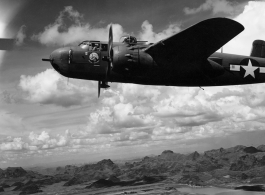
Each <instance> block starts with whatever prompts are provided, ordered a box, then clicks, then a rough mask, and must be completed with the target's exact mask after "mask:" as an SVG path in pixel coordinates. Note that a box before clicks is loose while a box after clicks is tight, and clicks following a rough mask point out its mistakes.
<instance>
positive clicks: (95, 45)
mask: <svg viewBox="0 0 265 195" xmlns="http://www.w3.org/2000/svg"><path fill="white" fill-rule="evenodd" d="M89 48H90V49H89V50H88V51H86V52H85V55H86V57H87V58H88V61H89V62H90V63H91V64H93V65H94V66H100V61H101V52H100V48H101V46H100V42H99V41H95V42H93V41H91V42H90V44H89Z"/></svg>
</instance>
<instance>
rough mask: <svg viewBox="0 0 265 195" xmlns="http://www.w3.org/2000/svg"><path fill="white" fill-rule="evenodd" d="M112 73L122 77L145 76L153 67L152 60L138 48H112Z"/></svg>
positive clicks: (121, 46)
mask: <svg viewBox="0 0 265 195" xmlns="http://www.w3.org/2000/svg"><path fill="white" fill-rule="evenodd" d="M113 53H114V56H113V68H112V71H114V72H116V73H119V74H124V75H137V76H142V75H145V74H146V73H147V71H148V69H150V68H152V67H153V66H155V63H154V60H153V58H152V57H151V56H150V55H149V54H147V53H145V52H144V51H142V50H141V47H139V46H137V45H136V46H126V45H120V46H117V47H115V48H113Z"/></svg>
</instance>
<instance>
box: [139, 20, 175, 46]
mask: <svg viewBox="0 0 265 195" xmlns="http://www.w3.org/2000/svg"><path fill="white" fill-rule="evenodd" d="M141 28H142V30H141V32H140V33H139V35H138V36H139V38H140V40H145V41H149V42H153V43H156V42H157V41H160V40H162V39H165V38H167V37H169V36H171V35H173V34H176V33H178V32H180V25H179V24H170V25H169V26H168V27H167V29H165V30H163V31H162V32H159V33H155V32H154V31H153V25H152V24H150V23H149V22H148V21H147V20H145V21H144V22H143V24H142V26H141Z"/></svg>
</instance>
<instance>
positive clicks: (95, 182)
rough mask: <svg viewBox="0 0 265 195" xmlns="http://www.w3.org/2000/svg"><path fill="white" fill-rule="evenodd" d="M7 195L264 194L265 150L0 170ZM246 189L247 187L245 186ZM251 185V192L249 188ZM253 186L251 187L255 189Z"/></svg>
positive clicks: (264, 147)
mask: <svg viewBox="0 0 265 195" xmlns="http://www.w3.org/2000/svg"><path fill="white" fill-rule="evenodd" d="M0 176H1V179H0V183H1V185H0V186H1V187H0V191H1V193H4V194H10V195H11V194H21V195H23V194H35V193H38V194H130V193H131V194H136V193H137V194H149V193H150V194H187V193H181V192H179V191H178V189H177V188H178V187H179V186H180V185H183V184H186V185H189V186H201V187H205V186H219V187H224V188H238V189H241V188H247V190H251V191H253V190H254V191H265V188H263V184H265V145H261V146H259V147H257V148H255V147H252V146H251V147H246V146H242V145H238V146H235V147H232V148H227V149H224V148H220V149H214V150H209V151H205V152H204V153H203V154H199V153H198V152H196V151H195V152H193V153H191V154H186V155H184V154H178V153H174V152H173V151H171V150H166V151H163V152H162V154H161V155H158V156H151V157H148V156H146V157H144V158H142V159H137V160H135V161H127V162H121V161H118V162H116V163H115V162H113V161H112V160H110V159H104V160H102V161H99V162H97V163H95V164H84V165H80V166H76V165H67V166H65V167H54V168H51V167H49V168H44V167H31V168H27V169H24V168H22V167H8V168H6V169H4V170H2V169H1V170H0ZM242 186H245V187H242ZM246 186H248V187H246ZM250 186H251V187H250Z"/></svg>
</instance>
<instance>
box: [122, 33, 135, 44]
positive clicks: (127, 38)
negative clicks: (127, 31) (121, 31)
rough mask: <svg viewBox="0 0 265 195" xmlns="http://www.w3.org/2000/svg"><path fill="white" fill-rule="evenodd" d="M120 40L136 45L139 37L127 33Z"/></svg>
mask: <svg viewBox="0 0 265 195" xmlns="http://www.w3.org/2000/svg"><path fill="white" fill-rule="evenodd" d="M120 42H122V43H127V44H130V45H134V44H136V43H137V39H136V38H135V37H133V36H130V35H126V36H122V37H121V38H120Z"/></svg>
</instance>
